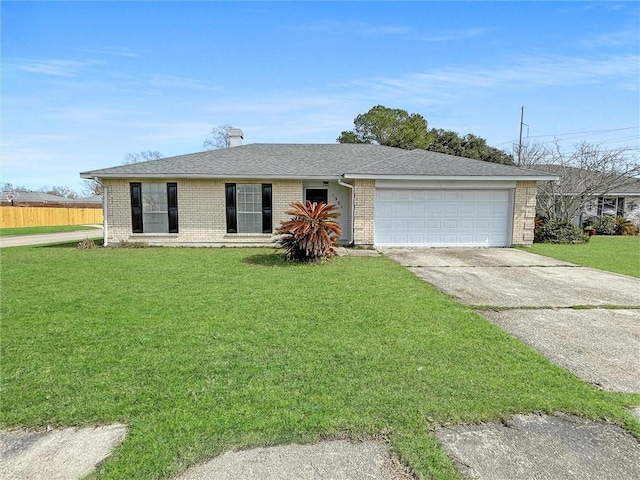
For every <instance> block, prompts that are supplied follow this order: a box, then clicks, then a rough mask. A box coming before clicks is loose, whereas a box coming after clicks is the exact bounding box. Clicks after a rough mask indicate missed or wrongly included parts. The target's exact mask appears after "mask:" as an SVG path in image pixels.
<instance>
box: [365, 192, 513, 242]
mask: <svg viewBox="0 0 640 480" xmlns="http://www.w3.org/2000/svg"><path fill="white" fill-rule="evenodd" d="M510 201H511V194H510V192H509V190H495V191H494V190H426V189H425V190H415V189H414V190H402V189H378V190H376V210H375V243H376V245H381V246H384V245H387V246H393V245H398V246H400V245H404V246H439V245H440V246H443V245H447V246H474V245H476V246H480V245H481V246H506V245H508V244H509V241H508V240H509V232H508V230H509V225H510V218H509V215H510V212H511V207H510Z"/></svg>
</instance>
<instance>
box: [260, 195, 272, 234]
mask: <svg viewBox="0 0 640 480" xmlns="http://www.w3.org/2000/svg"><path fill="white" fill-rule="evenodd" d="M271 216H272V215H271V184H270V183H263V184H262V233H271V232H272V231H273V225H272V223H273V222H272V219H271Z"/></svg>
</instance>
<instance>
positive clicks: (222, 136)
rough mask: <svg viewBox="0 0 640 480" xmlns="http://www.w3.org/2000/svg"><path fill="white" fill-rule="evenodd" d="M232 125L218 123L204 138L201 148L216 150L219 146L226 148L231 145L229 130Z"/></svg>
mask: <svg viewBox="0 0 640 480" xmlns="http://www.w3.org/2000/svg"><path fill="white" fill-rule="evenodd" d="M232 128H233V127H232V126H231V125H228V124H227V125H218V126H217V127H213V128H212V129H211V132H209V136H208V137H207V138H205V140H204V143H203V144H202V148H204V149H205V150H218V149H219V148H228V147H230V146H231V143H230V139H229V138H230V137H229V132H230V131H231V129H232Z"/></svg>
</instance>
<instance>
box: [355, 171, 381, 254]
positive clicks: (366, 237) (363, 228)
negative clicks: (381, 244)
mask: <svg viewBox="0 0 640 480" xmlns="http://www.w3.org/2000/svg"><path fill="white" fill-rule="evenodd" d="M353 187H354V197H355V198H354V203H355V205H354V211H355V213H354V217H355V224H354V228H353V235H354V243H355V244H356V245H362V246H371V245H373V240H374V233H375V221H374V217H375V205H376V182H375V180H354V182H353Z"/></svg>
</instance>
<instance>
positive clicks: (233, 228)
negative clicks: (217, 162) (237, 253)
mask: <svg viewBox="0 0 640 480" xmlns="http://www.w3.org/2000/svg"><path fill="white" fill-rule="evenodd" d="M224 191H225V194H224V196H225V201H226V209H227V233H238V222H237V219H236V184H235V183H225V184H224Z"/></svg>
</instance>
